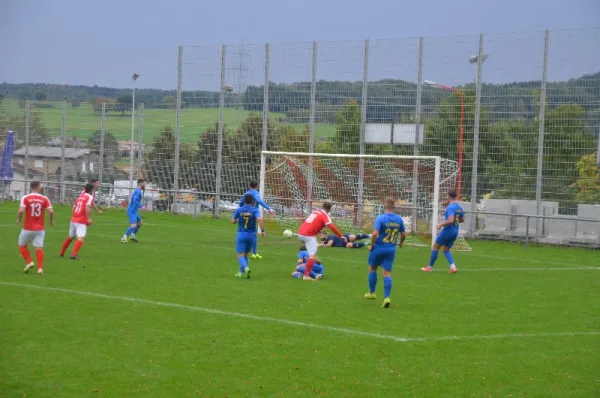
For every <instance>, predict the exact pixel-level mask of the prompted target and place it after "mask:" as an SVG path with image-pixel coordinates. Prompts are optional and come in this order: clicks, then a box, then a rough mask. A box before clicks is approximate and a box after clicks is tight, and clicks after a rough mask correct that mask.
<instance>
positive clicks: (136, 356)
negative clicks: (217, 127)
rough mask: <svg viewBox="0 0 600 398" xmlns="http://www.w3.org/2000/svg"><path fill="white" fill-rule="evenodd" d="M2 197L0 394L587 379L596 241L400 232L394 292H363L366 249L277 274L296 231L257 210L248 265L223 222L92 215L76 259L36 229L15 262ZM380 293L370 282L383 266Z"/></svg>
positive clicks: (52, 235)
mask: <svg viewBox="0 0 600 398" xmlns="http://www.w3.org/2000/svg"><path fill="white" fill-rule="evenodd" d="M16 209H17V205H16V204H14V203H5V204H3V205H1V206H0V239H1V240H0V242H2V243H1V249H0V259H1V261H0V264H1V265H2V269H1V272H0V320H1V321H0V336H1V338H0V353H1V355H0V396H6V397H9V396H10V397H12V396H29V397H40V396H47V397H74V396H112V397H130V396H144V397H145V396H154V397H165V396H171V397H183V396H209V397H241V396H275V397H289V396H330V397H339V396H348V397H359V396H369V397H400V396H407V397H408V396H410V397H437V396H443V397H458V396H474V397H484V396H485V397H508V396H533V397H567V396H572V397H592V396H598V395H599V394H600V377H599V373H598V370H599V369H600V355H599V352H600V289H599V288H598V286H600V255H599V252H598V251H589V250H582V249H569V248H555V247H530V248H529V250H527V251H525V250H524V248H523V246H522V245H517V244H509V243H497V242H476V241H474V242H470V243H471V245H472V246H473V252H472V253H458V254H456V255H455V257H456V263H457V265H458V267H459V273H458V274H456V275H449V274H448V273H447V266H446V264H445V261H444V258H443V256H440V260H439V261H438V266H437V271H436V272H434V273H431V274H425V273H422V272H420V271H419V267H420V266H422V265H423V264H425V262H426V261H427V258H428V250H426V249H422V248H403V249H401V250H400V252H399V255H398V256H397V260H396V265H395V268H394V288H393V292H392V307H391V308H390V309H387V310H384V309H382V308H380V304H381V301H380V300H379V299H378V300H377V301H376V302H373V301H367V300H365V299H364V298H363V294H364V293H365V292H366V291H367V286H366V285H367V283H366V276H367V275H366V265H365V264H366V258H367V251H366V250H364V249H360V250H349V249H323V250H321V251H320V257H321V258H322V260H323V262H324V265H325V278H324V279H323V280H321V281H319V282H315V283H311V282H303V281H300V280H297V279H292V278H291V277H290V274H291V272H292V270H293V265H294V264H295V256H296V251H297V247H298V242H297V241H295V240H294V238H293V239H291V240H287V239H285V238H283V236H281V233H280V231H279V230H278V229H277V228H276V227H273V226H272V225H268V228H267V233H269V232H271V235H270V236H268V237H267V238H266V239H264V240H261V243H260V251H261V253H262V255H263V256H264V259H263V260H259V261H254V262H252V263H251V267H252V270H253V273H252V279H250V280H239V279H236V278H234V277H233V274H234V273H235V272H236V270H237V261H236V259H235V254H234V249H233V241H234V236H235V227H234V226H233V225H230V224H229V223H228V221H227V220H213V219H209V218H198V219H196V220H192V219H191V218H188V217H185V216H173V215H168V214H152V213H151V214H144V221H145V222H146V225H145V226H144V227H143V229H142V230H141V231H140V233H139V234H138V237H139V239H140V243H138V244H127V245H124V244H121V243H119V238H120V236H121V235H122V234H123V232H124V229H125V227H126V224H127V221H126V218H125V215H124V213H123V212H122V211H116V210H115V211H108V212H106V213H105V214H104V215H102V216H95V218H94V221H95V224H94V225H93V226H92V227H91V228H90V229H89V238H88V241H87V242H86V244H85V245H84V246H83V249H82V251H81V253H80V255H81V257H82V258H83V260H82V261H79V262H76V261H71V260H68V259H61V258H59V257H58V255H57V254H58V251H59V249H60V244H61V242H62V240H63V239H64V237H65V234H66V231H67V228H68V220H69V214H68V213H69V209H68V208H66V207H60V208H58V209H57V225H56V226H55V227H54V228H53V229H49V230H48V232H47V236H46V266H45V275H43V276H37V275H35V273H33V274H28V275H24V274H23V273H22V268H23V265H24V264H23V260H22V259H21V258H19V256H18V251H17V247H16V243H15V242H16V239H17V235H18V233H19V228H17V227H15V226H14V219H15V215H14V214H15V212H16ZM378 294H379V296H381V295H382V286H381V278H380V283H379V285H378Z"/></svg>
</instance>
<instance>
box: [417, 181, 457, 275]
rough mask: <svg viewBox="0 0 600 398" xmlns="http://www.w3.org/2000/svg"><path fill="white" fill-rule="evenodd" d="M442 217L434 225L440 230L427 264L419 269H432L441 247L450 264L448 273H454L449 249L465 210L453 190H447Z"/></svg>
mask: <svg viewBox="0 0 600 398" xmlns="http://www.w3.org/2000/svg"><path fill="white" fill-rule="evenodd" d="M444 218H445V220H446V221H444V222H443V223H440V224H438V225H436V228H437V229H438V231H440V230H441V231H440V232H439V233H438V235H437V237H436V238H435V243H434V244H433V247H432V249H431V257H430V258H429V265H428V266H426V267H423V268H421V271H424V272H431V271H433V265H434V264H435V260H437V257H438V252H439V250H440V249H442V251H443V252H444V256H446V260H448V264H450V273H451V274H455V273H456V272H457V270H456V265H455V264H454V258H452V253H450V249H452V245H454V241H456V238H457V237H458V231H459V229H460V224H461V223H463V222H464V221H465V212H464V211H463V209H462V207H461V206H460V204H458V202H457V201H456V191H455V190H450V191H449V192H448V206H447V207H446V215H445V217H444Z"/></svg>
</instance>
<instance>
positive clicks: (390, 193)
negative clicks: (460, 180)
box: [260, 151, 471, 251]
mask: <svg viewBox="0 0 600 398" xmlns="http://www.w3.org/2000/svg"><path fill="white" fill-rule="evenodd" d="M457 175H458V164H457V163H456V162H454V161H451V160H448V159H442V158H440V157H437V156H393V155H362V156H361V155H342V154H325V153H313V154H309V153H294V152H272V151H263V152H262V154H261V170H260V191H261V193H262V195H263V198H264V199H265V201H266V202H267V203H269V205H270V206H271V207H273V209H274V210H275V212H276V220H277V222H278V223H279V225H280V226H281V227H282V228H283V229H290V230H292V231H294V232H295V231H296V230H297V228H298V227H299V225H300V223H301V222H302V221H303V220H304V219H305V218H306V217H307V216H308V215H309V214H310V213H311V212H312V211H313V210H314V209H316V208H320V207H321V206H322V205H323V202H325V201H330V202H332V203H333V204H334V206H333V209H332V211H331V216H332V218H333V220H334V222H335V223H336V224H337V225H338V226H340V229H341V230H342V232H343V233H356V232H361V231H362V232H370V231H372V228H373V224H374V222H375V219H376V218H377V216H379V215H380V214H382V213H383V205H382V200H383V199H384V198H385V197H392V198H394V199H395V200H396V211H397V212H398V214H400V215H401V216H402V218H403V219H404V223H405V225H406V229H407V232H408V237H407V239H406V242H405V244H409V245H415V246H430V245H431V242H432V240H433V239H434V238H435V235H436V234H437V231H436V228H435V226H436V224H437V223H438V222H440V220H443V216H444V211H445V210H444V201H445V200H446V198H447V194H448V191H449V190H450V189H451V188H453V187H455V186H456V179H457ZM361 177H362V178H361ZM453 249H454V250H462V251H469V250H471V248H470V247H469V245H468V244H467V242H466V241H465V239H464V237H463V236H460V237H459V238H458V239H457V241H456V243H455V246H454V248H453Z"/></svg>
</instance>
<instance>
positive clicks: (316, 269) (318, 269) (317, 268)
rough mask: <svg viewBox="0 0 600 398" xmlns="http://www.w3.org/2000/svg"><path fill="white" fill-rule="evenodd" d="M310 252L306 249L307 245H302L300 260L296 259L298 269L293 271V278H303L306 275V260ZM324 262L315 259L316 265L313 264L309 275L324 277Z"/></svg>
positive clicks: (299, 254)
mask: <svg viewBox="0 0 600 398" xmlns="http://www.w3.org/2000/svg"><path fill="white" fill-rule="evenodd" d="M309 257H310V254H309V253H308V251H307V250H306V246H304V245H302V246H300V250H299V251H298V261H296V269H295V271H294V272H292V277H293V278H298V279H302V278H303V277H304V272H305V271H306V262H307V261H308V258H309ZM323 272H324V268H323V263H322V262H321V261H319V260H315V265H313V268H312V271H310V273H309V276H310V277H311V278H313V279H321V278H322V277H323Z"/></svg>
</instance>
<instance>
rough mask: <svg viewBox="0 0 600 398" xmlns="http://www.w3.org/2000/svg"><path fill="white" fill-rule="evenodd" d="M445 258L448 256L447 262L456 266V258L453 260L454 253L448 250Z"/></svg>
mask: <svg viewBox="0 0 600 398" xmlns="http://www.w3.org/2000/svg"><path fill="white" fill-rule="evenodd" d="M444 256H446V260H448V264H450V265H452V264H454V258H452V253H450V250H448V251H447V252H444Z"/></svg>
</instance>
